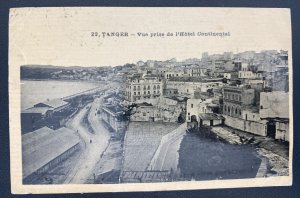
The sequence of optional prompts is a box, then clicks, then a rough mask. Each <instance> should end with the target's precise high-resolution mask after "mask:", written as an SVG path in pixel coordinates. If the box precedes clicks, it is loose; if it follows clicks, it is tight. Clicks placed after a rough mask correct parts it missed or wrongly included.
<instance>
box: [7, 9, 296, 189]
mask: <svg viewBox="0 0 300 198" xmlns="http://www.w3.org/2000/svg"><path fill="white" fill-rule="evenodd" d="M224 19H225V20H224ZM9 24H10V38H9V45H10V49H9V56H10V60H9V69H10V76H9V77H10V81H9V85H10V93H9V94H10V136H11V138H10V139H11V140H10V141H11V142H10V144H11V162H12V172H11V175H12V190H13V192H15V193H18V194H19V193H21V194H24V193H62V192H111V191H114V192H117V191H155V190H185V189H206V188H234V187H252V186H277V185H278V186H284V185H291V184H292V166H291V165H292V141H293V127H292V123H293V113H292V57H291V54H292V53H291V30H290V12H289V10H288V9H267V8H266V9H258V8H256V9H255V8H96V7H94V8H80V7H78V8H17V9H11V10H10V22H9Z"/></svg>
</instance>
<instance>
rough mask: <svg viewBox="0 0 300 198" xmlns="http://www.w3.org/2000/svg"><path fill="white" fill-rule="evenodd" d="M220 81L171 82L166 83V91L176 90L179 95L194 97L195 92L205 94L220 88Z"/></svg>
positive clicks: (221, 83)
mask: <svg viewBox="0 0 300 198" xmlns="http://www.w3.org/2000/svg"><path fill="white" fill-rule="evenodd" d="M222 86H223V82H222V79H203V80H199V81H198V82H187V81H184V80H182V81H177V80H176V81H175V80H174V81H173V80H169V81H167V82H166V88H167V89H177V90H178V94H179V95H184V96H188V97H194V94H195V91H199V92H206V91H207V90H208V89H213V88H216V87H222Z"/></svg>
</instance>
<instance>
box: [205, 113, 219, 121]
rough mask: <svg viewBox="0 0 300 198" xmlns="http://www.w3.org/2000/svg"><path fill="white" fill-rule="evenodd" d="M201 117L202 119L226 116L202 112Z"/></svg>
mask: <svg viewBox="0 0 300 198" xmlns="http://www.w3.org/2000/svg"><path fill="white" fill-rule="evenodd" d="M199 118H201V119H202V120H223V119H224V117H223V116H221V115H218V114H216V113H200V114H199Z"/></svg>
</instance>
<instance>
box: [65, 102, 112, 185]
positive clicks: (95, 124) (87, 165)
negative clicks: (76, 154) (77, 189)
mask: <svg viewBox="0 0 300 198" xmlns="http://www.w3.org/2000/svg"><path fill="white" fill-rule="evenodd" d="M98 105H99V101H98V100H95V101H94V102H93V103H92V104H89V105H87V106H86V108H83V109H82V110H80V112H79V113H78V114H77V115H76V116H75V117H74V118H73V119H72V120H70V121H69V122H68V123H67V124H66V125H67V127H69V128H71V129H73V130H74V131H78V134H79V136H80V137H81V139H82V142H83V143H82V145H83V146H82V149H83V151H82V154H81V156H80V159H79V160H78V162H77V164H76V166H75V167H74V168H73V169H72V170H71V171H70V172H69V174H68V177H67V179H66V181H65V183H72V184H83V183H86V182H87V180H88V179H89V178H91V176H92V175H93V173H94V168H95V165H96V164H97V162H98V161H99V160H100V158H101V155H102V153H103V152H104V150H105V148H106V147H107V145H108V141H109V138H110V135H109V132H108V131H107V130H106V129H105V128H104V127H103V126H102V125H101V124H100V120H99V118H98V116H97V114H96V115H95V111H96V108H97V106H98ZM89 108H90V111H88V110H89ZM88 112H89V115H88V118H89V121H90V124H91V127H92V128H93V130H94V132H95V133H94V134H92V133H90V132H89V131H88V129H87V128H85V127H84V126H83V125H82V119H83V118H84V116H85V115H86V114H87V113H88Z"/></svg>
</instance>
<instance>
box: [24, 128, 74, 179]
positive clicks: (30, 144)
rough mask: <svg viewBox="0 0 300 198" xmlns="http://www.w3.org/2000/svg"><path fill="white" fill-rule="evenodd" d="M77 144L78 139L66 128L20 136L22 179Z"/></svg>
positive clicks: (38, 131)
mask: <svg viewBox="0 0 300 198" xmlns="http://www.w3.org/2000/svg"><path fill="white" fill-rule="evenodd" d="M78 143H79V137H78V136H77V135H76V134H75V133H74V131H72V130H70V129H68V128H65V127H63V128H60V129H58V130H56V131H54V130H52V129H50V128H48V127H43V128H40V129H38V130H35V131H33V132H30V133H27V134H24V135H22V165H23V178H26V177H27V176H29V175H31V174H32V173H34V172H35V171H37V170H38V169H40V168H41V167H43V166H44V165H46V164H47V163H49V162H50V161H52V160H54V159H55V158H56V157H58V156H60V155H62V154H63V153H64V152H66V151H67V150H69V149H70V148H72V147H73V146H75V145H76V144H78Z"/></svg>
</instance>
